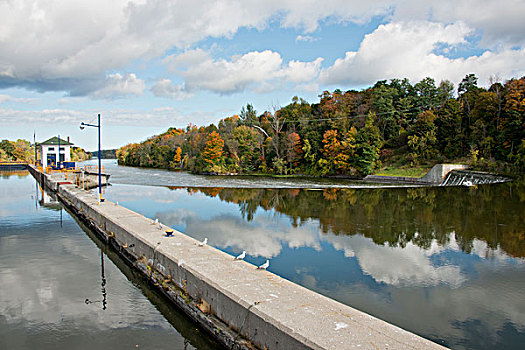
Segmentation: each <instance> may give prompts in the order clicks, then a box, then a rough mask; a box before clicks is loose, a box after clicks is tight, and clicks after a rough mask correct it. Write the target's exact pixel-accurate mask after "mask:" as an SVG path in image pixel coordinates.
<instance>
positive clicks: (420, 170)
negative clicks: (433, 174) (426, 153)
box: [374, 166, 432, 177]
mask: <svg viewBox="0 0 525 350" xmlns="http://www.w3.org/2000/svg"><path fill="white" fill-rule="evenodd" d="M431 168H432V167H431V166H417V167H409V168H404V167H393V166H387V167H385V168H383V169H380V170H378V171H377V172H376V173H374V175H380V176H400V177H422V176H424V175H425V174H426V173H427V172H428V171H429V170H430V169H431Z"/></svg>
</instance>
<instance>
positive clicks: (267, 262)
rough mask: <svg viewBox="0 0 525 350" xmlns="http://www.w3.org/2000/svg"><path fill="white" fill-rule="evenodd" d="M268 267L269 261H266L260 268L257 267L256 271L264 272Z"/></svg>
mask: <svg viewBox="0 0 525 350" xmlns="http://www.w3.org/2000/svg"><path fill="white" fill-rule="evenodd" d="M268 266H270V260H266V262H265V263H264V264H262V265H261V266H259V267H258V269H260V270H266V269H267V268H268Z"/></svg>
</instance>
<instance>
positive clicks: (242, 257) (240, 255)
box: [235, 250, 246, 260]
mask: <svg viewBox="0 0 525 350" xmlns="http://www.w3.org/2000/svg"><path fill="white" fill-rule="evenodd" d="M245 256H246V251H244V250H243V251H242V253H241V254H239V256H237V257H235V260H242V259H244V257H245Z"/></svg>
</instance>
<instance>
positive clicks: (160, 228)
mask: <svg viewBox="0 0 525 350" xmlns="http://www.w3.org/2000/svg"><path fill="white" fill-rule="evenodd" d="M159 230H162V224H161V223H160V222H159Z"/></svg>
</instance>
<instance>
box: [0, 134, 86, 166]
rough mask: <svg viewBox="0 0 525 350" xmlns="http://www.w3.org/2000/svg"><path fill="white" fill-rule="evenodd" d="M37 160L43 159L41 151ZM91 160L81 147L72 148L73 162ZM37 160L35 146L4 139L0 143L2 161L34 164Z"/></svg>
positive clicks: (24, 141) (21, 141)
mask: <svg viewBox="0 0 525 350" xmlns="http://www.w3.org/2000/svg"><path fill="white" fill-rule="evenodd" d="M37 153H38V154H37V159H39V160H40V159H41V154H40V150H39V149H37ZM88 159H91V153H90V152H87V151H85V150H84V149H83V148H80V147H71V161H73V162H81V161H84V160H88ZM34 160H35V145H34V144H31V142H29V141H27V140H23V139H18V140H16V141H10V140H7V139H4V140H2V141H0V161H1V162H11V161H20V162H27V163H33V162H34Z"/></svg>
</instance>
